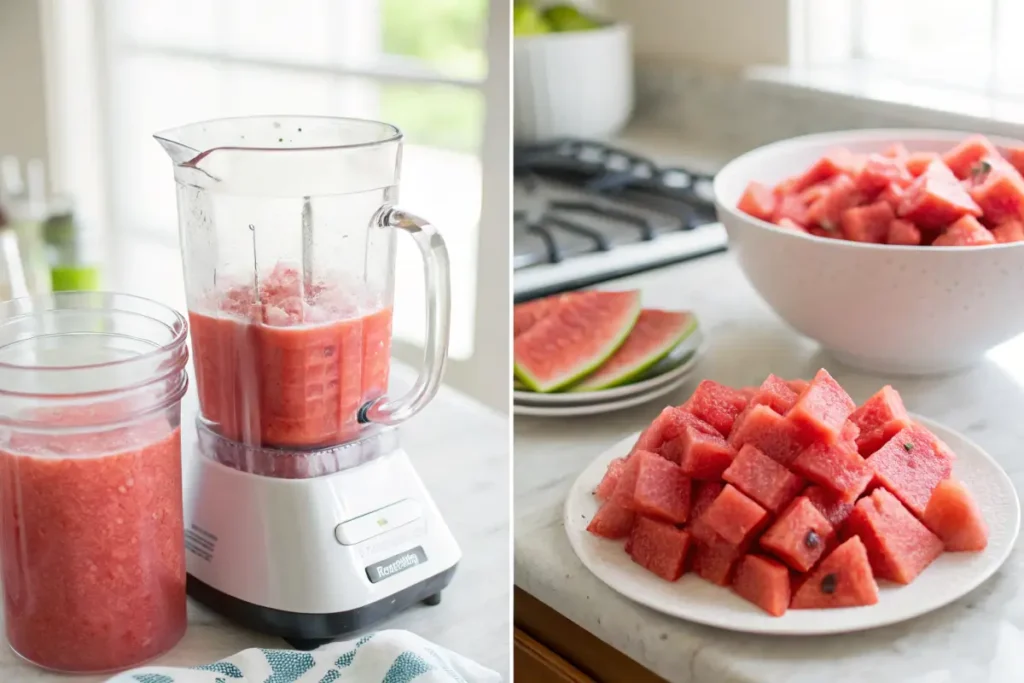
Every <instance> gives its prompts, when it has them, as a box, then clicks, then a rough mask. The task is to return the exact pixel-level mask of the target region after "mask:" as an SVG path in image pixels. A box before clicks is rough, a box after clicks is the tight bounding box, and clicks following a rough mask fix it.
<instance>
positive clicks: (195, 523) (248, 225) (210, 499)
mask: <svg viewBox="0 0 1024 683" xmlns="http://www.w3.org/2000/svg"><path fill="white" fill-rule="evenodd" d="M155 137H156V139H157V140H158V141H159V142H160V144H161V145H162V146H163V148H164V150H165V151H166V152H167V154H168V155H169V156H170V157H171V160H172V161H173V165H174V178H175V181H176V183H175V184H176V187H177V206H178V223H179V234H180V244H181V254H182V261H183V270H184V279H185V291H186V299H187V305H188V314H189V320H190V325H191V338H192V352H193V359H194V361H193V362H194V367H195V380H196V388H197V393H198V399H199V414H198V417H197V419H196V431H195V438H194V439H190V440H188V439H186V440H185V443H184V444H183V448H184V449H185V450H187V449H188V445H189V444H191V445H192V447H193V448H194V449H195V451H196V453H195V457H193V458H192V459H191V465H192V466H193V467H194V468H195V469H194V471H193V472H191V474H190V476H189V480H190V483H189V485H188V486H187V488H186V500H185V547H186V559H187V569H188V579H187V586H188V592H189V595H191V596H192V597H193V598H195V599H196V600H198V601H199V602H201V603H203V604H205V605H207V606H208V607H210V608H212V609H213V610H215V611H217V612H219V613H221V614H223V615H224V616H226V617H228V618H229V619H232V620H234V621H236V622H238V623H240V624H242V625H245V626H247V627H249V628H251V629H254V630H257V631H261V632H263V633H268V634H271V635H276V636H279V637H282V638H284V639H285V640H286V641H287V642H288V643H289V644H291V645H292V646H293V647H295V648H297V649H311V648H315V647H317V646H319V645H321V644H323V643H325V642H329V641H331V640H334V639H335V638H337V637H339V636H341V635H343V634H346V633H349V632H352V631H355V630H360V629H362V628H365V627H367V626H369V625H372V624H374V623H377V622H379V621H381V620H382V619H384V618H386V617H388V616H390V615H391V614H394V613H396V612H398V611H401V610H403V609H406V608H408V607H409V606H411V605H414V604H416V603H419V602H424V603H427V604H438V603H439V602H440V598H441V591H442V590H443V589H444V588H445V587H446V586H447V585H448V583H449V582H450V581H451V579H452V575H453V574H454V572H455V568H456V565H457V564H458V561H459V559H460V556H461V555H460V550H459V547H458V545H457V544H456V542H455V539H454V538H453V536H452V534H451V532H450V530H449V529H448V527H447V525H446V524H445V522H444V520H443V519H442V518H441V515H440V513H439V512H438V509H437V507H436V505H435V504H434V502H433V500H432V499H431V497H430V494H429V493H428V492H427V490H426V488H425V487H424V485H423V483H422V482H421V480H420V478H419V476H418V475H417V473H416V470H415V469H414V468H413V465H412V462H411V460H410V458H409V456H408V454H407V453H406V452H405V451H404V450H403V449H402V445H401V441H400V439H399V433H398V431H397V429H396V428H395V425H397V424H399V423H401V422H403V421H405V420H407V419H408V418H409V417H411V416H412V415H414V414H416V413H417V412H419V411H420V410H421V409H422V408H423V407H424V406H425V405H426V404H427V403H428V402H429V401H430V400H431V398H433V396H434V395H435V394H436V392H437V389H438V386H439V384H440V380H441V375H442V373H443V371H444V365H445V361H446V358H447V348H448V331H449V330H448V328H449V310H450V302H449V299H450V292H449V273H448V256H447V251H446V249H445V246H444V241H443V240H442V239H441V236H440V235H439V234H438V232H437V230H436V229H435V228H434V227H433V226H431V225H430V224H429V223H427V222H426V221H424V220H422V219H421V218H419V217H417V216H415V215H412V214H410V213H407V212H405V211H402V210H400V209H398V208H396V207H395V203H396V201H397V199H398V178H399V168H400V165H401V151H402V135H401V133H400V132H399V131H398V129H397V128H395V127H394V126H391V125H389V124H385V123H379V122H374V121H364V120H358V119H343V118H329V117H296V116H256V117H244V118H233V119H221V120H215V121H206V122H202V123H196V124H191V125H187V126H183V127H181V128H176V129H173V130H168V131H164V132H161V133H158V134H157V135H156V136H155ZM399 233H406V234H408V235H410V236H411V237H412V238H413V240H414V242H415V244H416V245H417V247H418V249H419V252H420V254H421V256H422V257H423V262H424V274H425V282H424V285H425V287H424V290H425V295H426V311H427V335H426V344H425V359H424V367H423V368H422V369H421V371H420V374H419V377H418V379H417V381H416V382H415V384H414V385H413V387H412V388H411V389H410V390H409V391H408V393H406V394H404V395H400V396H391V395H389V394H388V376H389V367H390V348H391V312H392V306H393V293H394V283H395V246H396V238H397V235H398V234H399Z"/></svg>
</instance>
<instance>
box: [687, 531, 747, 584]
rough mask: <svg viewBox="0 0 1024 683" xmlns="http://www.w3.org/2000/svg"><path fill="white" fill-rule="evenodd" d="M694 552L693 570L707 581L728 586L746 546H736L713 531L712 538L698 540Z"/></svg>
mask: <svg viewBox="0 0 1024 683" xmlns="http://www.w3.org/2000/svg"><path fill="white" fill-rule="evenodd" d="M694 546H695V549H694V552H693V571H694V573H696V574H697V575H698V576H700V577H701V578H702V579H704V580H705V581H710V582H711V583H714V584H717V585H719V586H728V585H729V582H730V579H731V578H732V572H733V568H734V567H735V566H736V562H737V561H738V560H739V559H740V557H742V556H743V553H744V552H745V550H746V549H745V548H744V547H743V546H735V545H733V544H731V543H729V542H728V541H726V540H724V539H722V538H720V537H717V536H715V535H714V534H713V533H712V538H711V540H697V539H696V537H695V542H694Z"/></svg>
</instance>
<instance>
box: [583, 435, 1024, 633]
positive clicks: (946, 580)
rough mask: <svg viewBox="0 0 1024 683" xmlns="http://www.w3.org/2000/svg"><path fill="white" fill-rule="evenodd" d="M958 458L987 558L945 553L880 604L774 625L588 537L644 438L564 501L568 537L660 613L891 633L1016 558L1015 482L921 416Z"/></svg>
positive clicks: (885, 586)
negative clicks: (614, 473) (620, 464)
mask: <svg viewBox="0 0 1024 683" xmlns="http://www.w3.org/2000/svg"><path fill="white" fill-rule="evenodd" d="M914 419H915V420H918V421H920V422H921V424H923V425H924V426H926V427H928V429H930V430H932V432H933V433H934V434H935V435H936V436H938V437H939V438H940V439H942V440H943V441H945V442H946V443H947V444H949V447H950V448H952V449H953V451H954V452H955V453H956V454H957V460H956V463H955V465H954V467H953V474H954V476H956V477H957V478H959V479H960V480H961V481H963V482H964V484H966V485H967V487H968V488H969V489H970V490H971V493H973V494H974V498H975V500H977V502H978V505H979V506H980V507H981V511H982V513H983V514H984V516H985V521H986V523H987V524H988V527H989V539H988V547H987V548H986V549H985V550H983V551H982V552H980V553H943V554H942V555H940V556H939V557H938V559H936V560H935V561H934V562H933V563H932V564H931V565H930V566H928V568H927V569H925V570H924V571H923V572H921V575H920V576H918V577H917V579H916V580H915V581H914V582H913V583H911V584H910V585H909V586H899V585H897V584H893V583H889V582H886V581H880V582H879V585H878V588H879V591H878V592H879V596H878V597H879V600H878V604H876V605H871V606H870V607H850V608H845V609H830V610H789V611H787V612H786V613H785V614H784V615H783V616H781V617H773V616H771V615H769V614H767V613H766V612H763V611H761V609H759V608H758V607H755V606H754V605H753V604H751V603H749V602H747V601H746V600H744V599H743V598H741V597H739V596H738V595H736V594H735V593H733V592H732V591H731V590H729V589H728V588H722V587H720V586H716V585H714V584H712V583H710V582H708V581H704V580H703V579H701V578H699V577H698V576H696V575H694V574H692V573H686V574H684V575H683V577H682V578H681V579H680V580H679V581H677V582H675V583H670V582H668V581H665V580H663V579H660V578H658V577H657V576H655V575H654V574H652V573H650V572H648V571H647V570H645V569H643V568H642V567H640V565H638V564H636V563H634V562H633V561H632V560H631V559H630V557H629V555H627V554H626V553H625V551H624V550H623V542H622V541H618V542H616V541H609V540H605V539H601V538H598V537H596V536H593V535H592V534H590V533H588V532H587V524H589V523H590V520H591V518H592V517H593V516H594V513H595V512H597V508H598V501H597V499H595V498H594V496H593V491H594V488H595V487H596V486H597V484H598V483H599V482H600V481H601V478H602V477H603V476H604V473H605V469H606V468H607V466H608V463H609V462H610V461H611V460H612V459H613V458H617V457H621V456H624V455H626V454H627V453H628V452H629V449H630V448H632V446H633V444H634V443H635V442H636V439H637V437H638V436H639V432H638V433H637V434H634V435H633V436H630V437H629V438H627V439H623V440H622V441H620V442H619V443H617V444H615V446H613V447H612V448H610V449H608V450H607V451H606V452H605V453H602V454H601V455H600V456H598V458H597V459H596V460H594V461H593V462H592V463H590V465H589V466H588V467H587V468H586V469H585V470H584V471H583V473H582V474H581V475H580V476H579V478H578V479H577V480H576V482H575V483H574V484H573V486H572V489H571V490H570V491H569V496H568V498H567V499H566V501H565V530H566V533H567V534H568V535H569V543H570V544H571V545H572V548H573V550H574V551H576V555H577V556H578V557H579V558H580V561H581V562H583V564H584V565H585V566H586V567H587V569H589V570H590V571H591V572H593V573H594V574H595V575H596V576H597V578H599V579H601V581H603V582H604V583H606V584H607V585H608V586H609V587H610V588H612V589H613V590H615V591H617V592H619V593H621V594H622V595H624V596H626V597H627V598H630V599H631V600H635V601H636V602H639V603H641V604H643V605H646V606H648V607H650V608H652V609H655V610H657V611H659V612H664V613H665V614H670V615H672V616H675V617H679V618H681V619H686V620H688V621H693V622H696V623H698V624H706V625H708V626H716V627H718V628H724V629H728V630H731V631H740V632H744V633H763V634H772V635H822V634H828V633H848V632H851V631H861V630H864V629H870V628H877V627H879V626H887V625H889V624H895V623H897V622H901V621H905V620H907V619H912V618H914V617H918V616H920V615H922V614H925V613H927V612H931V611H932V610H935V609H938V608H940V607H942V606H944V605H947V604H949V603H950V602H953V601H954V600H956V599H957V598H960V597H962V596H964V595H966V594H967V593H969V592H971V591H972V590H974V589H975V588H977V587H978V586H979V585H981V583H982V582H984V581H985V580H986V579H988V578H989V577H990V576H992V575H993V574H994V573H995V572H996V570H997V569H999V567H1000V565H1002V564H1003V562H1005V561H1006V558H1007V557H1009V555H1010V551H1011V550H1012V549H1013V543H1014V541H1015V540H1016V538H1017V532H1018V530H1019V528H1020V502H1019V501H1018V499H1017V492H1016V491H1015V490H1014V488H1013V484H1012V483H1011V481H1010V478H1009V477H1008V476H1007V475H1006V473H1005V472H1004V471H1003V469H1002V468H1001V467H1000V466H999V464H998V463H997V462H996V461H995V460H994V459H993V458H992V456H990V455H989V454H988V453H986V452H985V451H983V450H982V449H981V448H980V447H979V446H978V445H977V444H975V443H973V442H971V441H969V440H968V439H967V438H965V437H964V436H962V435H960V434H958V433H957V432H954V431H952V430H950V429H947V428H945V427H943V426H941V425H939V424H937V423H935V422H932V421H930V420H926V419H923V418H920V417H917V416H914Z"/></svg>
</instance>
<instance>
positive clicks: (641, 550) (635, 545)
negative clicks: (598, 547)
mask: <svg viewBox="0 0 1024 683" xmlns="http://www.w3.org/2000/svg"><path fill="white" fill-rule="evenodd" d="M627 547H628V548H629V556H630V557H632V558H633V561H634V562H636V563H637V564H638V565H640V566H641V567H643V568H644V569H647V570H648V571H650V572H653V573H654V574H657V575H658V576H660V577H661V578H663V579H665V580H666V581H676V580H678V579H679V577H680V576H682V575H683V568H684V566H685V564H686V554H687V551H688V550H689V549H690V534H688V533H687V532H685V531H683V530H682V529H677V528H676V527H674V526H673V525H671V524H668V523H666V522H660V521H658V520H655V519H648V518H647V517H637V518H636V521H635V522H634V523H633V529H632V531H631V532H630V534H629V542H628V544H627Z"/></svg>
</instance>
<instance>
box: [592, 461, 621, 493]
mask: <svg viewBox="0 0 1024 683" xmlns="http://www.w3.org/2000/svg"><path fill="white" fill-rule="evenodd" d="M624 469H626V459H625V458H615V459H614V460H612V461H611V462H610V463H608V469H607V470H605V472H604V477H602V478H601V483H600V484H598V485H597V488H596V489H594V495H595V496H596V497H597V498H598V499H599V500H608V499H609V498H611V496H612V494H613V493H615V487H616V486H617V485H618V483H619V477H620V476H622V471H623V470H624Z"/></svg>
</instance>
